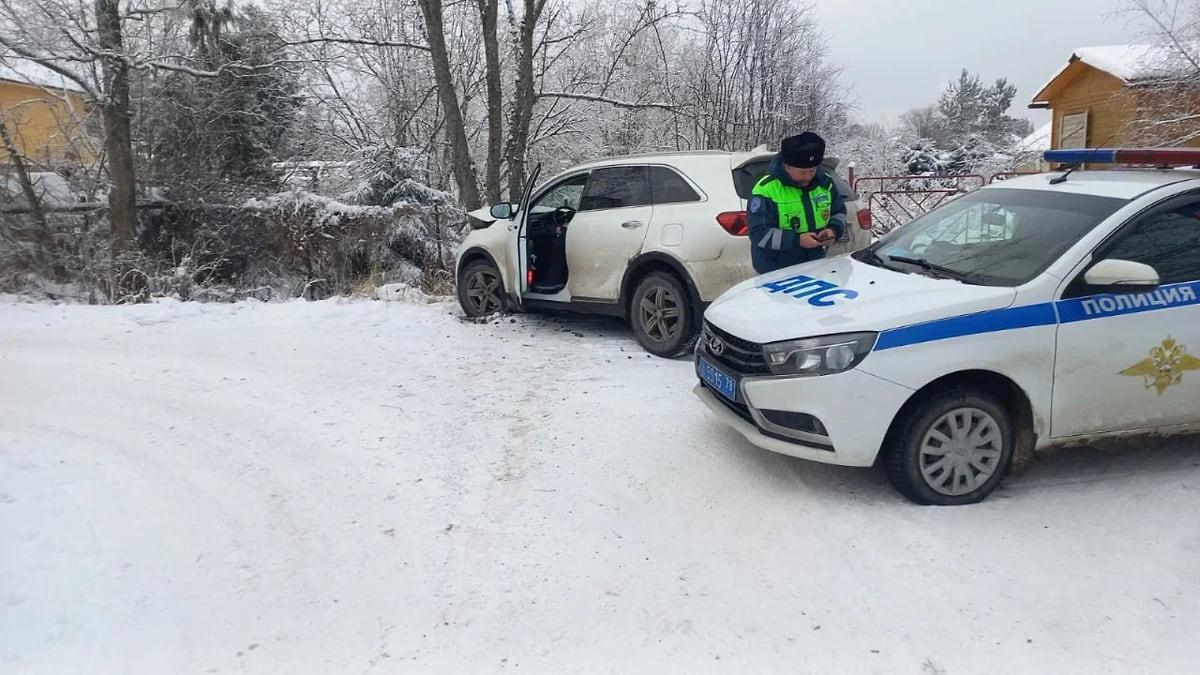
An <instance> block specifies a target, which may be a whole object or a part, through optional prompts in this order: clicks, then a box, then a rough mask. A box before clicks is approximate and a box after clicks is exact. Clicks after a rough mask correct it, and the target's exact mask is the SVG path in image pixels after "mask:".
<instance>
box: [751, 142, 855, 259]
mask: <svg viewBox="0 0 1200 675" xmlns="http://www.w3.org/2000/svg"><path fill="white" fill-rule="evenodd" d="M779 145H780V148H779V153H778V154H777V155H775V158H774V159H772V160H771V164H770V166H769V167H768V168H767V175H765V176H763V177H762V178H761V179H760V180H759V181H758V183H756V184H755V185H754V191H753V192H752V194H751V196H750V204H749V206H748V208H747V210H748V221H749V227H750V243H751V249H750V257H751V260H752V261H753V263H754V271H756V272H758V273H759V274H765V273H766V272H773V271H775V270H777V269H780V268H783V267H787V266H789V265H795V264H798V263H802V262H808V261H810V260H817V259H820V258H823V257H825V249H826V248H827V247H828V246H829V245H830V244H832V243H833V242H834V241H835V240H837V239H839V238H840V237H841V236H842V235H843V234H844V233H845V231H846V204H845V203H844V202H843V201H842V197H841V195H839V194H838V191H837V188H836V187H835V186H834V184H833V179H831V178H830V177H829V175H828V174H826V173H825V172H824V171H822V170H821V169H820V168H819V167H820V165H821V160H822V159H824V158H825V141H824V139H822V138H821V137H820V136H818V135H816V134H814V133H812V132H811V131H806V132H804V133H802V134H799V135H797V136H789V137H787V138H785V139H783V141H782V142H781V143H780V144H779Z"/></svg>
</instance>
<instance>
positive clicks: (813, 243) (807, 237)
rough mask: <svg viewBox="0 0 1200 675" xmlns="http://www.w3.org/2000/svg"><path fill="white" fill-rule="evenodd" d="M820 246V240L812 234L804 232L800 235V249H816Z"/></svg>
mask: <svg viewBox="0 0 1200 675" xmlns="http://www.w3.org/2000/svg"><path fill="white" fill-rule="evenodd" d="M820 246H821V240H820V239H818V238H817V235H815V234H813V233H812V232H805V233H804V234H801V235H800V247H801V248H818V247H820Z"/></svg>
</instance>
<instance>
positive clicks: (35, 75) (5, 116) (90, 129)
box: [0, 57, 99, 168]
mask: <svg viewBox="0 0 1200 675" xmlns="http://www.w3.org/2000/svg"><path fill="white" fill-rule="evenodd" d="M0 120H2V121H3V123H4V125H5V127H6V129H7V130H8V132H9V136H10V137H11V138H12V141H13V144H14V145H15V146H16V150H17V152H18V153H20V154H21V156H22V157H24V158H25V159H26V161H27V162H28V163H30V164H31V165H33V167H38V168H48V167H53V166H55V165H56V164H59V163H62V162H69V161H82V162H89V161H91V160H92V158H93V157H94V156H95V152H94V150H93V148H95V147H97V146H96V140H95V137H96V136H98V134H97V133H95V132H97V131H98V126H99V125H98V121H97V115H96V111H93V110H91V107H90V106H89V104H88V99H87V96H86V95H85V94H84V92H82V91H80V89H79V87H78V86H77V85H75V84H73V83H72V82H71V81H70V80H69V79H67V78H65V77H63V76H62V75H59V74H58V73H56V72H54V71H52V70H50V69H48V68H44V67H42V66H40V65H37V64H35V63H32V62H29V61H26V60H23V59H16V58H11V57H0ZM0 160H2V161H3V162H4V163H7V162H8V161H9V153H8V151H7V150H6V149H5V148H4V147H3V146H2V145H0ZM31 168H32V167H31Z"/></svg>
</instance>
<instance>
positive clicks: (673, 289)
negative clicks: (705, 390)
mask: <svg viewBox="0 0 1200 675" xmlns="http://www.w3.org/2000/svg"><path fill="white" fill-rule="evenodd" d="M629 324H630V326H631V327H632V328H633V336H634V338H635V339H637V341H638V344H640V345H641V346H642V347H643V348H644V349H645V350H646V351H648V352H650V353H651V354H654V355H655V356H662V357H664V358H674V357H676V356H680V355H682V354H686V353H687V352H688V351H689V350H691V348H692V346H693V345H694V344H695V342H696V335H697V331H696V316H695V310H694V309H693V307H692V302H691V298H690V297H689V296H688V292H687V289H686V288H684V285H683V284H682V283H681V282H680V281H679V279H678V277H676V276H675V275H673V274H669V273H667V272H651V273H650V274H647V275H646V276H644V277H642V279H641V281H639V282H638V285H637V288H636V289H635V290H634V292H633V297H632V298H631V299H630V301H629Z"/></svg>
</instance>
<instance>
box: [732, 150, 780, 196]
mask: <svg viewBox="0 0 1200 675" xmlns="http://www.w3.org/2000/svg"><path fill="white" fill-rule="evenodd" d="M770 165H771V158H770V157H764V158H762V159H756V160H754V161H753V162H747V163H745V164H743V165H741V166H739V167H738V168H736V169H734V170H733V187H734V188H735V189H736V190H737V193H738V196H739V197H741V198H742V199H750V193H751V192H753V191H754V184H755V183H757V182H758V179H759V178H762V177H763V176H765V175H767V167H768V166H770Z"/></svg>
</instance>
